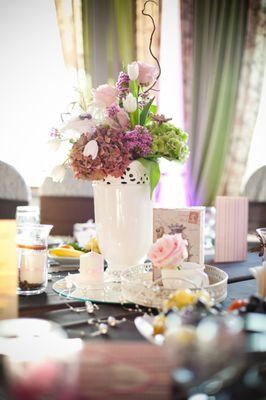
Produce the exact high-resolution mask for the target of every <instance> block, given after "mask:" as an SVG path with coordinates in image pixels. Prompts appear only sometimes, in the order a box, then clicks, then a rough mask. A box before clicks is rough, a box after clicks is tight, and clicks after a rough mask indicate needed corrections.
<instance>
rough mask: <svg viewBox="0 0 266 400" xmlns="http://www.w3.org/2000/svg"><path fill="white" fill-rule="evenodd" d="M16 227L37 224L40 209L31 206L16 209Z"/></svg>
mask: <svg viewBox="0 0 266 400" xmlns="http://www.w3.org/2000/svg"><path fill="white" fill-rule="evenodd" d="M16 222H17V226H21V225H24V224H39V223H40V209H39V207H33V206H19V207H17V208H16Z"/></svg>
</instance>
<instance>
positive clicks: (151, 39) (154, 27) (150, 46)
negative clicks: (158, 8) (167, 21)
mask: <svg viewBox="0 0 266 400" xmlns="http://www.w3.org/2000/svg"><path fill="white" fill-rule="evenodd" d="M148 3H154V4H156V5H158V4H157V3H156V1H154V0H147V1H145V3H144V7H143V10H142V11H141V13H142V15H145V16H146V17H149V18H150V19H151V21H152V25H153V30H152V33H151V36H150V42H149V51H150V54H151V56H152V58H153V59H154V60H155V61H156V64H157V66H158V70H159V72H158V75H157V77H156V79H155V81H154V82H153V84H152V85H151V86H150V87H149V88H148V89H146V90H145V91H144V92H143V93H147V92H148V91H149V90H151V89H152V88H153V87H154V86H155V85H156V83H157V81H158V79H159V77H160V75H161V66H160V63H159V60H158V58H157V57H156V56H155V54H154V53H153V51H152V41H153V36H154V33H155V31H156V25H155V21H154V18H153V16H152V15H151V14H149V13H147V12H145V8H146V5H147V4H148ZM153 90H155V89H153Z"/></svg>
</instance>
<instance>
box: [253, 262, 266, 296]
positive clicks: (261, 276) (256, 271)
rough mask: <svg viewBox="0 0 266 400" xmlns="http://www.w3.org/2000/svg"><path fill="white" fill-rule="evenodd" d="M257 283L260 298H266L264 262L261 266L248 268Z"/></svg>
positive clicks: (265, 263)
mask: <svg viewBox="0 0 266 400" xmlns="http://www.w3.org/2000/svg"><path fill="white" fill-rule="evenodd" d="M249 270H250V272H251V273H252V275H253V276H254V278H255V279H256V282H257V292H258V295H259V296H261V297H265V296H266V262H265V261H264V263H263V265H262V266H258V267H252V268H249Z"/></svg>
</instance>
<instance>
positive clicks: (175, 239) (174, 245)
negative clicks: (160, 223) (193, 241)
mask: <svg viewBox="0 0 266 400" xmlns="http://www.w3.org/2000/svg"><path fill="white" fill-rule="evenodd" d="M187 246H188V242H187V240H185V239H183V238H182V235H181V233H177V234H175V235H167V234H165V235H163V236H162V237H161V238H160V239H158V240H157V241H156V242H155V243H154V244H153V245H152V247H151V249H150V251H149V254H148V258H149V259H150V260H151V262H152V263H153V265H154V266H155V267H157V268H160V269H180V268H181V263H182V262H183V261H184V260H186V259H187V257H188V251H187Z"/></svg>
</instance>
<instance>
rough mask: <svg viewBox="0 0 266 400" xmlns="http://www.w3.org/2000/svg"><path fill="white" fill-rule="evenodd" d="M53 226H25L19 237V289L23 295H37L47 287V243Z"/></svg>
mask: <svg viewBox="0 0 266 400" xmlns="http://www.w3.org/2000/svg"><path fill="white" fill-rule="evenodd" d="M52 227H53V225H40V224H36V225H32V224H25V225H23V226H21V227H20V229H19V232H18V235H17V255H18V288H17V293H18V294H21V295H35V294H40V293H42V292H44V291H45V289H46V286H47V241H48V236H49V233H50V231H51V229H52Z"/></svg>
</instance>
